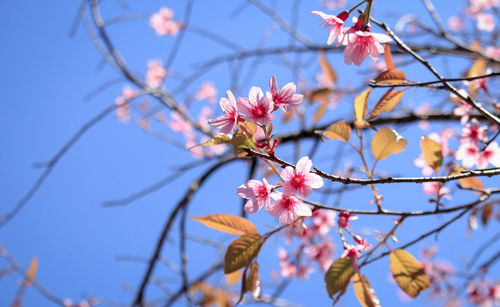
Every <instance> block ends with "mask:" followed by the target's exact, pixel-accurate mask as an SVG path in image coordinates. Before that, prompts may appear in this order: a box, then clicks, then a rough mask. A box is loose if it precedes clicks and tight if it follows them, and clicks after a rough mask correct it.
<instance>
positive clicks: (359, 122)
mask: <svg viewBox="0 0 500 307" xmlns="http://www.w3.org/2000/svg"><path fill="white" fill-rule="evenodd" d="M371 92H372V89H371V88H370V89H367V90H365V91H363V92H362V93H361V94H359V95H358V96H357V97H356V99H354V125H355V126H356V127H357V128H363V127H368V126H369V125H370V124H369V123H368V122H367V121H366V120H365V115H366V113H367V111H368V110H367V108H366V104H367V102H368V97H369V96H370V93H371Z"/></svg>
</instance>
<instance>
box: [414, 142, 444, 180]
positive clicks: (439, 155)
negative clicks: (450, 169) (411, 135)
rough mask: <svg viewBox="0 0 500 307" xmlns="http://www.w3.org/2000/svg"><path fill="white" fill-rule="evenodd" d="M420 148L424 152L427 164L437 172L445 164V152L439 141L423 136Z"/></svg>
mask: <svg viewBox="0 0 500 307" xmlns="http://www.w3.org/2000/svg"><path fill="white" fill-rule="evenodd" d="M420 148H421V149H422V153H423V154H424V160H425V163H427V165H429V166H430V167H432V168H433V169H434V170H435V171H436V173H437V172H438V171H439V169H440V168H441V166H442V165H443V152H442V151H441V145H439V143H438V142H436V141H434V140H432V139H429V138H427V137H425V136H423V137H422V138H421V139H420Z"/></svg>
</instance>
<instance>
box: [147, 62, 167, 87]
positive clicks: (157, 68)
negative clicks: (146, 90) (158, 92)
mask: <svg viewBox="0 0 500 307" xmlns="http://www.w3.org/2000/svg"><path fill="white" fill-rule="evenodd" d="M166 75H167V70H166V69H165V68H163V65H162V64H161V61H159V60H150V61H149V62H148V71H147V73H146V83H147V84H148V85H149V86H151V87H160V86H161V85H162V84H163V79H165V76H166Z"/></svg>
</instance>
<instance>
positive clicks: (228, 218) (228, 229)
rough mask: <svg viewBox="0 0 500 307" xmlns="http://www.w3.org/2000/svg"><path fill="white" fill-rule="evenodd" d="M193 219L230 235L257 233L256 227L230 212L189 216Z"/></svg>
mask: <svg viewBox="0 0 500 307" xmlns="http://www.w3.org/2000/svg"><path fill="white" fill-rule="evenodd" d="M191 218H192V219H193V220H195V221H198V222H200V223H202V224H203V225H205V226H207V227H210V228H212V229H215V230H218V231H222V232H225V233H229V234H232V235H242V234H245V233H257V232H258V231H257V228H256V227H255V225H254V224H252V222H250V221H249V220H247V219H245V218H242V217H239V216H234V215H231V214H222V213H221V214H211V215H207V216H202V217H191Z"/></svg>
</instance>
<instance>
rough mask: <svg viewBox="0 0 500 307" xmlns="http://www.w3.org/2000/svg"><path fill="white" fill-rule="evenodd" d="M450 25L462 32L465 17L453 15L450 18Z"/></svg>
mask: <svg viewBox="0 0 500 307" xmlns="http://www.w3.org/2000/svg"><path fill="white" fill-rule="evenodd" d="M448 27H449V28H450V29H451V30H452V31H453V32H462V31H463V30H464V29H465V22H464V19H463V18H460V17H458V16H451V17H450V18H448Z"/></svg>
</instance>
